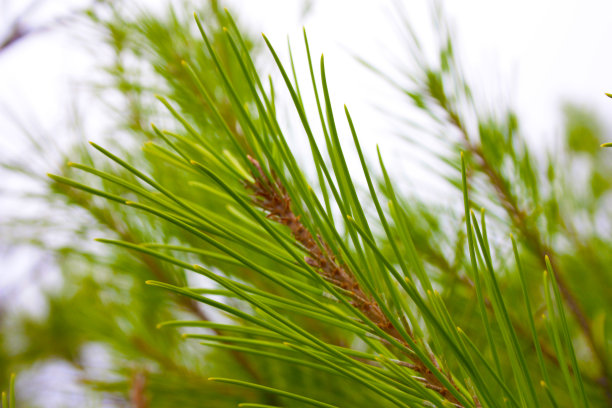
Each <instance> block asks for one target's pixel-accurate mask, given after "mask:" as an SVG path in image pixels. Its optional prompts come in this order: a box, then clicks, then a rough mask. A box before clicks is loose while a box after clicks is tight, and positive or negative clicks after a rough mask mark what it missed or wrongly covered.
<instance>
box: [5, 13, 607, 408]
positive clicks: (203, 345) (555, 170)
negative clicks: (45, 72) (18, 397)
mask: <svg viewBox="0 0 612 408" xmlns="http://www.w3.org/2000/svg"><path fill="white" fill-rule="evenodd" d="M110 10H111V11H112V14H111V16H110V17H108V16H104V17H103V16H101V15H98V14H95V13H93V12H92V13H90V18H91V21H92V22H93V23H94V26H95V27H98V28H101V29H102V32H103V33H104V34H105V35H106V36H107V41H108V43H109V44H110V45H111V47H112V49H113V50H114V53H115V57H116V58H115V61H114V62H113V65H112V66H111V67H109V68H108V71H109V73H110V75H111V78H113V80H114V82H113V84H112V89H113V90H115V91H117V90H118V91H119V92H120V94H121V96H122V98H123V99H122V101H123V102H124V103H125V104H124V105H117V104H115V105H114V107H115V108H116V109H117V111H118V112H119V114H120V115H121V116H120V117H122V118H123V121H122V122H121V129H120V131H118V132H117V134H121V137H122V138H121V139H119V138H109V139H108V140H107V141H105V143H104V146H102V145H101V144H97V143H91V147H86V148H85V147H83V146H80V145H79V146H77V147H76V148H75V151H73V152H70V153H69V154H68V156H70V157H76V158H78V161H79V163H76V162H73V161H70V162H69V163H68V165H67V166H66V167H63V168H62V169H61V170H60V171H58V172H55V174H52V175H50V177H51V180H52V183H51V188H52V189H53V190H52V191H53V194H52V197H53V199H57V198H62V200H64V201H63V202H62V203H61V204H60V207H61V208H63V209H64V210H65V211H66V212H67V213H68V215H69V216H70V217H71V219H72V223H70V224H68V225H65V226H63V227H64V229H67V230H68V232H69V234H72V235H73V236H82V237H90V235H92V234H97V235H100V234H103V236H105V238H100V239H98V240H97V241H98V242H101V243H104V244H108V245H107V246H106V247H105V250H101V249H100V246H93V247H92V248H91V249H90V248H88V247H80V246H66V247H64V248H57V249H56V254H57V257H58V258H59V261H60V263H61V264H62V269H63V270H64V271H65V272H64V273H65V276H66V283H65V286H64V289H63V290H62V292H61V293H59V294H57V295H51V296H49V319H48V321H45V322H43V323H40V322H34V321H31V322H30V321H26V322H25V323H23V328H24V331H25V333H26V335H27V337H28V338H31V339H36V338H45V339H46V340H45V341H44V342H43V344H40V342H31V343H30V347H29V348H27V349H26V350H24V351H22V354H21V356H20V359H21V361H22V362H23V363H27V362H32V361H35V360H37V359H39V358H41V357H43V356H59V357H61V358H63V359H65V360H67V361H72V362H75V363H77V364H78V360H79V353H80V350H81V349H82V347H83V346H84V345H85V344H88V343H92V342H99V343H100V344H103V345H104V349H105V350H107V352H108V354H109V356H110V357H109V358H110V359H111V360H112V362H113V365H114V371H115V373H116V374H117V376H116V378H114V379H111V380H105V379H100V378H90V381H89V383H88V386H89V388H90V389H91V390H92V393H93V394H92V395H94V394H95V395H108V394H110V395H116V396H117V397H118V398H121V400H122V401H129V403H130V404H132V405H133V406H136V407H148V406H201V405H205V406H213V407H214V406H219V407H225V406H234V405H235V404H237V403H239V404H240V406H243V407H280V406H288V407H289V406H296V407H297V406H319V407H342V406H363V407H366V406H367V407H370V406H381V407H387V406H389V407H392V406H400V407H422V406H435V407H442V406H456V407H506V406H515V407H538V406H558V407H563V406H567V407H570V406H572V407H579V406H584V407H588V406H605V404H606V403H610V401H611V398H612V395H611V391H610V390H611V387H612V385H611V383H610V377H611V374H610V370H611V369H612V368H611V367H610V361H612V359H611V358H610V351H609V347H610V336H609V335H608V333H609V323H607V321H606V319H605V318H606V312H607V311H610V310H612V303H611V302H612V300H611V299H612V296H610V294H609V288H610V287H612V285H611V281H612V273H610V271H609V270H608V269H607V268H606V265H608V264H609V261H610V259H609V258H610V255H609V254H610V253H612V252H611V251H610V249H611V248H610V246H611V243H610V240H609V239H607V236H606V232H609V231H608V230H609V228H608V227H604V228H602V227H600V222H601V221H600V220H601V219H602V218H604V219H608V218H609V217H608V216H609V213H608V212H607V211H606V206H605V203H606V197H607V194H608V193H609V190H610V187H611V186H610V183H609V182H608V181H607V179H608V177H607V176H606V173H607V170H609V166H610V165H609V164H607V163H608V162H609V160H607V158H606V153H607V152H606V151H605V150H602V149H599V145H600V144H601V142H602V141H601V140H600V139H599V138H600V134H601V130H600V128H599V127H598V125H597V123H594V122H593V121H592V120H591V117H592V116H591V115H588V114H587V113H585V112H584V111H582V110H580V109H578V108H576V107H573V106H571V105H568V106H567V107H566V109H565V117H566V118H567V123H566V129H567V144H566V145H565V146H564V147H563V149H562V151H560V152H550V154H549V156H548V158H547V159H546V160H545V163H544V164H542V163H539V162H537V161H536V160H535V159H534V157H536V156H537V157H540V156H542V155H540V154H536V153H534V152H531V150H530V148H529V146H528V145H527V143H526V142H525V140H524V139H523V137H522V134H521V132H520V127H519V119H518V117H517V116H516V115H515V114H514V113H513V112H511V111H508V112H506V113H504V114H501V115H500V114H497V115H493V114H488V113H482V112H481V110H480V109H478V108H477V104H476V102H475V101H474V100H473V97H472V93H471V91H470V84H469V83H468V81H467V80H466V79H465V77H464V76H463V74H462V71H461V67H460V66H459V64H458V63H457V61H456V58H455V56H454V53H453V45H452V36H451V35H450V33H449V31H448V30H447V28H446V27H445V26H444V25H443V24H441V25H440V26H439V27H438V29H439V32H438V34H439V36H440V49H439V52H438V53H437V56H438V59H437V60H434V61H430V60H428V58H427V56H426V53H425V52H423V51H422V50H421V49H420V48H419V47H418V40H417V39H416V38H415V37H414V36H412V34H411V30H410V27H409V26H406V27H405V29H406V32H407V33H408V35H407V36H406V37H407V38H408V40H407V41H412V42H413V43H412V44H410V45H411V46H410V47H408V48H409V49H411V50H412V52H413V55H412V57H413V58H414V59H415V60H416V61H418V62H419V64H418V66H419V67H420V68H419V70H415V72H412V73H411V74H410V76H409V77H407V78H401V77H400V78H398V77H397V76H394V75H391V74H387V73H384V72H381V71H380V70H378V68H377V66H376V64H372V63H367V62H366V64H367V65H368V66H369V67H370V68H371V69H372V70H373V72H374V73H373V75H378V76H380V77H381V78H383V79H385V80H386V81H388V82H389V83H390V84H391V85H392V86H393V87H395V88H396V89H397V91H398V92H401V93H402V94H403V95H406V96H407V103H410V104H413V105H414V107H416V108H417V109H419V110H421V111H422V113H424V115H422V117H420V119H419V120H420V121H421V122H422V123H420V125H421V126H420V129H421V130H420V132H421V133H422V134H424V135H427V136H428V137H431V138H437V139H438V140H439V141H440V142H441V144H443V146H444V148H441V149H439V150H438V151H434V152H431V153H430V155H431V158H432V159H433V160H435V161H436V163H439V166H437V168H439V169H442V170H439V171H438V173H439V174H438V176H440V177H442V178H444V179H446V180H447V181H448V184H449V185H450V186H451V187H452V189H453V190H452V192H453V193H452V194H455V196H456V198H457V201H458V200H462V205H461V206H456V205H454V204H453V203H452V202H447V200H446V199H440V200H439V201H438V203H437V204H432V203H431V202H428V201H427V200H425V199H422V198H419V196H418V195H415V194H406V193H405V192H404V191H403V190H402V189H401V188H399V187H398V184H397V180H396V179H398V178H399V177H400V176H398V174H397V173H396V172H395V171H393V169H392V168H391V167H389V166H387V165H386V164H385V163H386V161H385V157H384V154H383V152H381V151H378V152H369V151H364V149H363V148H362V144H361V139H360V138H359V136H358V133H357V132H358V121H354V120H353V118H352V117H351V114H350V112H349V109H348V108H346V107H345V109H344V112H341V113H339V112H336V111H334V109H332V106H333V98H332V95H330V92H329V86H328V77H327V76H326V70H325V61H324V59H323V57H321V58H320V60H319V62H318V63H317V62H316V60H315V59H314V57H313V54H312V53H311V50H310V48H309V45H308V37H307V34H306V32H304V37H303V44H304V46H303V47H302V49H303V52H305V53H306V56H307V61H308V69H309V72H310V78H307V79H303V78H298V77H297V75H296V70H295V67H294V62H293V60H292V59H290V60H289V61H282V60H281V58H280V57H279V56H278V54H277V52H276V50H275V45H273V44H271V43H270V42H269V41H268V39H267V38H266V37H265V36H264V38H263V41H259V40H257V39H254V38H250V37H248V36H247V35H245V33H244V30H242V29H240V27H239V25H238V24H236V22H235V21H234V20H233V18H232V16H231V14H230V13H229V12H226V11H223V10H220V8H219V7H218V5H217V4H216V3H215V2H213V3H211V7H210V8H208V9H206V10H203V11H201V12H200V13H196V15H195V17H194V19H191V18H188V17H187V15H186V13H185V14H182V13H178V12H175V11H172V12H170V13H168V16H169V17H168V18H167V19H166V20H161V19H160V18H159V17H158V16H153V15H149V14H146V13H141V14H137V15H136V17H135V18H133V17H125V15H124V13H123V10H124V9H122V8H121V7H119V6H111V8H110ZM200 16H206V18H202V17H200ZM436 16H437V17H438V18H439V21H444V20H443V18H440V15H438V14H437V15H436ZM187 21H192V22H189V23H188V22H187ZM204 22H205V23H204ZM189 27H194V28H197V30H191V29H190V28H189ZM258 47H259V48H258ZM297 50H298V48H297V47H296V48H293V49H292V52H297ZM254 53H258V54H260V55H262V54H263V53H266V54H265V55H269V56H270V57H271V59H272V60H273V61H274V63H275V65H276V70H277V72H278V74H279V75H278V76H277V77H270V78H269V79H265V78H263V77H262V75H261V74H260V72H261V71H260V70H259V69H258V67H257V64H256V63H255V62H254V60H253V58H252V55H253V54H254ZM275 78H276V79H275ZM277 79H278V80H277ZM304 80H306V81H307V82H308V85H305V82H303V81H304ZM300 84H301V86H300ZM281 92H283V93H284V94H285V95H286V96H288V100H290V101H292V104H293V106H292V107H291V110H292V111H293V114H294V115H295V116H296V118H297V119H298V121H299V123H300V124H301V129H288V128H287V126H286V125H284V124H283V123H282V122H281V121H280V120H279V112H280V111H281V110H282V109H285V108H286V107H285V106H282V107H281V106H278V104H277V100H278V99H281V100H282V98H280V96H279V95H280V93H281ZM306 92H310V93H312V95H313V97H314V101H315V105H316V106H312V107H310V106H306V100H307V99H306V98H303V95H305V94H306ZM156 93H157V94H159V95H161V96H158V97H157V99H156V100H155V99H154V98H153V95H154V94H156ZM160 107H162V108H163V110H161V109H160ZM164 111H165V113H164ZM311 112H315V116H314V117H313V115H312V114H311ZM150 119H154V122H155V123H163V126H161V125H159V124H154V125H152V126H151V127H149V125H147V124H146V123H147V122H148V121H149V120H150ZM400 119H404V120H406V119H407V118H400ZM341 121H345V122H346V123H347V124H348V129H349V130H350V134H342V133H341V131H340V130H339V129H340V125H339V124H340V122H341ZM415 129H416V128H411V134H413V135H414V134H416V131H415ZM298 130H299V134H297V133H298ZM289 131H291V133H292V137H291V138H290V137H288V136H287V135H288V134H289ZM294 133H295V134H294ZM298 137H299V138H304V140H307V142H308V146H309V147H310V151H309V152H307V153H303V152H300V153H299V154H297V152H296V149H295V147H294V146H293V144H292V143H293V140H294V139H293V138H298ZM419 137H420V134H419ZM419 137H417V138H416V139H418V138H419ZM143 142H144V147H143V149H142V152H143V154H141V153H140V152H139V151H137V150H136V147H135V146H137V145H138V144H142V143H143ZM412 142H413V143H415V144H416V145H418V143H419V142H418V141H415V140H412ZM349 145H350V147H349ZM374 153H376V154H374ZM355 156H356V158H357V160H358V163H359V167H358V168H355V167H350V166H349V164H348V163H349V158H350V157H355ZM585 161H586V162H587V163H588V166H587V167H588V171H587V174H582V175H581V177H582V178H583V179H580V180H578V179H577V176H575V175H574V174H573V173H572V169H573V168H575V167H576V166H580V165H583V163H584V162H585ZM577 182H580V183H581V184H580V185H581V186H583V188H582V189H580V190H579V189H577V188H576V187H575V186H576V184H577ZM77 208H78V209H80V211H79V212H78V213H75V209H77ZM485 208H486V212H485ZM489 214H490V215H489ZM77 217H82V218H83V220H79V219H77ZM92 221H93V222H95V225H94V226H93V227H87V223H88V222H92ZM50 233H51V234H54V233H55V232H54V231H50ZM79 234H80V235H79ZM594 271H596V272H594ZM143 282H146V284H147V285H146V286H145V285H143ZM75 305H79V307H75ZM85 374H87V371H86V370H85ZM209 377H210V378H209ZM11 395H14V394H13V393H12V394H11ZM13 400H14V398H13V397H11V403H13V402H12V401H13ZM4 404H5V403H4V402H3V406H4Z"/></svg>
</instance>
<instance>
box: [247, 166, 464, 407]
mask: <svg viewBox="0 0 612 408" xmlns="http://www.w3.org/2000/svg"><path fill="white" fill-rule="evenodd" d="M248 159H249V161H250V162H251V163H252V164H253V166H254V167H255V168H256V169H257V173H252V174H251V175H252V176H253V179H254V180H255V181H254V182H248V181H244V182H243V183H244V184H245V185H246V187H247V188H248V189H250V190H252V191H253V193H254V202H255V204H256V205H258V206H259V207H261V208H262V209H264V210H265V211H266V212H267V217H268V218H270V219H272V220H273V221H276V222H278V223H280V224H282V225H284V226H286V227H287V228H289V230H290V231H291V234H292V235H293V237H294V238H295V240H296V241H297V242H299V243H300V244H302V246H303V247H304V248H305V249H306V251H307V252H308V256H307V257H306V262H307V263H308V264H309V265H310V266H312V267H313V268H314V269H315V270H316V271H318V272H319V274H321V276H322V277H324V278H325V279H327V280H328V281H330V282H332V283H333V284H334V285H336V286H338V287H340V288H342V289H344V290H345V291H348V292H349V293H350V296H351V299H352V300H351V304H352V305H353V307H355V308H357V309H359V310H360V311H361V312H363V314H364V315H365V316H367V318H369V319H370V320H371V321H372V322H373V323H374V324H376V325H377V326H378V327H379V328H381V329H382V330H384V331H385V332H386V333H387V334H389V335H390V336H392V337H394V338H395V339H397V340H398V341H400V342H401V343H402V344H404V345H405V346H406V347H408V344H407V343H406V342H405V340H404V339H403V338H402V336H401V334H400V333H399V331H398V330H397V329H396V328H395V327H394V326H393V324H392V323H391V322H390V321H389V319H388V318H387V317H386V316H385V314H384V312H383V311H382V309H381V307H380V305H378V303H376V301H375V300H374V299H372V297H371V296H369V295H368V294H367V293H365V291H364V290H363V289H362V288H361V285H360V284H359V282H358V281H357V279H356V278H355V275H354V274H353V273H352V272H351V271H350V270H348V269H347V267H346V266H343V265H342V264H341V263H340V262H339V261H338V260H337V259H336V257H335V256H334V254H333V253H332V251H331V249H330V248H329V246H328V245H327V244H326V243H325V242H324V241H323V240H322V239H321V237H318V240H315V238H314V237H313V235H312V234H311V232H310V231H309V230H308V229H307V228H306V227H305V226H304V225H303V224H302V223H301V222H300V216H298V215H296V214H295V213H294V211H293V210H292V208H291V197H289V195H288V194H287V191H286V190H285V188H284V187H283V185H282V184H281V183H280V181H279V180H278V179H275V180H270V178H268V177H267V176H266V174H265V173H264V172H263V170H262V168H261V165H260V164H259V162H258V161H257V160H255V159H253V158H252V157H250V156H248ZM272 177H274V174H273V173H272ZM317 241H318V242H317ZM409 335H410V336H411V337H412V338H413V340H414V336H413V334H412V333H411V332H410V331H409ZM430 357H431V362H432V363H433V364H434V365H435V366H436V367H439V364H438V362H437V361H436V359H435V357H434V356H433V355H430ZM409 358H410V359H411V360H412V362H413V363H414V364H413V365H412V367H411V368H412V369H413V370H414V371H416V372H417V373H419V374H420V375H421V376H423V380H424V383H425V386H426V387H427V388H429V389H431V390H434V391H436V392H437V393H439V394H440V395H442V396H443V397H444V398H446V399H447V400H449V401H450V402H452V403H453V404H454V405H455V406H458V407H461V405H460V404H459V401H458V400H457V399H456V398H455V397H454V396H453V395H452V393H451V392H450V391H449V390H448V389H446V388H445V387H444V385H443V384H442V383H441V382H440V380H438V378H437V377H436V376H435V375H433V373H432V372H431V371H430V370H429V369H428V368H427V367H426V366H425V364H423V362H422V361H421V360H419V359H418V358H417V357H416V356H415V355H413V354H411V355H409ZM448 380H449V381H450V382H451V384H453V385H454V383H453V379H452V376H450V375H449V376H448Z"/></svg>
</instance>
